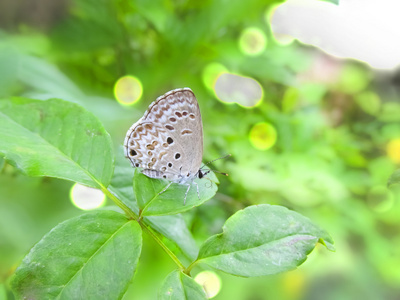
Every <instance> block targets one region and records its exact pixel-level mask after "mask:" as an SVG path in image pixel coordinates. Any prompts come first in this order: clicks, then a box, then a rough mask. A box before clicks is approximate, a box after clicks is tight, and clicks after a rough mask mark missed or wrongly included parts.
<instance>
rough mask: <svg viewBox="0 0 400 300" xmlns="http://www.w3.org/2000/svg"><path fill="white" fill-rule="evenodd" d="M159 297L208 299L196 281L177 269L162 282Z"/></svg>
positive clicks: (193, 299) (188, 299) (192, 299)
mask: <svg viewBox="0 0 400 300" xmlns="http://www.w3.org/2000/svg"><path fill="white" fill-rule="evenodd" d="M158 299H160V300H163V299H168V300H170V299H174V300H197V299H207V296H206V293H205V292H204V289H203V288H202V287H201V286H200V285H199V284H198V283H197V282H196V281H194V280H193V279H192V278H191V277H189V276H187V275H186V274H183V273H182V272H180V271H179V270H175V271H173V272H172V273H170V274H169V275H168V276H167V278H165V280H164V282H163V283H162V285H161V288H160V290H159V293H158Z"/></svg>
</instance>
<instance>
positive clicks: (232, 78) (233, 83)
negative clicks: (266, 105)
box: [214, 73, 263, 107]
mask: <svg viewBox="0 0 400 300" xmlns="http://www.w3.org/2000/svg"><path fill="white" fill-rule="evenodd" d="M214 89H215V94H216V95H217V98H218V99H219V100H221V101H222V102H225V103H234V102H236V103H238V104H239V105H242V106H244V107H253V106H256V105H257V104H259V103H260V101H261V99H262V97H263V89H262V87H261V85H260V84H259V83H258V82H257V81H256V80H254V79H253V78H250V77H244V76H239V75H235V74H231V73H223V74H221V75H220V76H219V77H218V78H217V81H216V82H215V87H214Z"/></svg>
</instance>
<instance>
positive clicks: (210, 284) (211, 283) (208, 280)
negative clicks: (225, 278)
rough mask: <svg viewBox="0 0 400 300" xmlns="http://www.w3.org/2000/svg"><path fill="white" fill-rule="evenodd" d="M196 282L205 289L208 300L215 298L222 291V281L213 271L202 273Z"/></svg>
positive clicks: (196, 278)
mask: <svg viewBox="0 0 400 300" xmlns="http://www.w3.org/2000/svg"><path fill="white" fill-rule="evenodd" d="M194 280H195V281H196V282H197V283H198V284H200V285H201V286H202V287H203V288H204V290H205V292H206V294H207V298H208V299H211V298H214V297H215V296H216V295H218V293H219V291H220V290H221V279H220V278H219V276H218V275H217V274H215V272H213V271H203V272H200V273H199V274H197V275H196V277H195V278H194Z"/></svg>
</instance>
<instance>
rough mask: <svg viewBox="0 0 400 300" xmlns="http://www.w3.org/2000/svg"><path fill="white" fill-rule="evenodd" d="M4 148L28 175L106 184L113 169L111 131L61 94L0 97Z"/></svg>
mask: <svg viewBox="0 0 400 300" xmlns="http://www.w3.org/2000/svg"><path fill="white" fill-rule="evenodd" d="M0 154H2V155H4V157H5V159H6V160H8V161H10V162H11V163H12V164H14V165H15V166H16V167H18V168H19V169H21V170H22V171H24V172H25V173H26V174H27V175H30V176H50V177H57V178H63V179H67V180H72V181H77V182H79V183H82V184H84V185H88V186H91V187H99V186H100V185H104V186H107V185H108V184H109V182H110V179H111V176H112V172H113V151H112V142H111V138H110V136H109V134H108V133H107V132H106V131H105V129H104V128H103V126H102V125H101V123H100V122H99V120H97V119H96V118H95V117H94V116H93V115H92V114H91V113H89V112H88V111H86V110H85V109H83V108H82V107H80V106H79V105H77V104H74V103H70V102H66V101H63V100H59V99H51V100H47V101H39V100H32V99H27V98H15V99H6V100H1V101H0Z"/></svg>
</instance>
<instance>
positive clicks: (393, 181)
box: [387, 169, 400, 188]
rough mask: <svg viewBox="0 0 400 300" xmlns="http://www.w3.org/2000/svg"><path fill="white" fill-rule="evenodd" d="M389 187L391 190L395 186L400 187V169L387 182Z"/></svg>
mask: <svg viewBox="0 0 400 300" xmlns="http://www.w3.org/2000/svg"><path fill="white" fill-rule="evenodd" d="M387 186H388V187H389V188H391V187H394V186H400V169H399V170H396V171H394V172H393V174H392V175H391V176H390V178H389V180H388V182H387Z"/></svg>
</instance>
